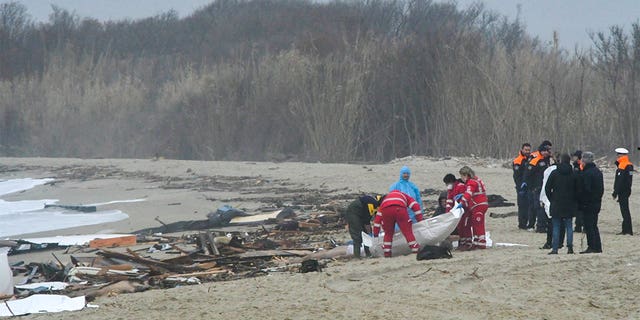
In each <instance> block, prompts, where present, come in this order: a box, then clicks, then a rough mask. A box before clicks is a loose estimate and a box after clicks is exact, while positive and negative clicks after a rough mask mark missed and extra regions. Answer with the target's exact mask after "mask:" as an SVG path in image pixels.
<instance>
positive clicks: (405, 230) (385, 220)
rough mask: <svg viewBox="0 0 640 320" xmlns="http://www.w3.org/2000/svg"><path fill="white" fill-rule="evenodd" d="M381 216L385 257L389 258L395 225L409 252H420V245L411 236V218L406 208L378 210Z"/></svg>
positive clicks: (392, 207) (393, 207)
mask: <svg viewBox="0 0 640 320" xmlns="http://www.w3.org/2000/svg"><path fill="white" fill-rule="evenodd" d="M379 211H380V213H381V214H382V230H384V239H383V240H382V241H383V242H382V250H383V251H384V256H385V257H391V245H392V243H393V232H394V230H395V225H396V223H397V224H398V227H400V231H402V234H403V235H404V238H405V239H407V243H408V244H409V248H411V252H413V253H418V251H420V245H419V244H418V242H416V237H415V236H414V235H413V229H412V228H411V218H409V213H408V212H407V208H406V207H400V206H391V207H386V208H382V209H379Z"/></svg>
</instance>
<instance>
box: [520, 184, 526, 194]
mask: <svg viewBox="0 0 640 320" xmlns="http://www.w3.org/2000/svg"><path fill="white" fill-rule="evenodd" d="M520 192H527V183H526V182H523V183H522V184H520Z"/></svg>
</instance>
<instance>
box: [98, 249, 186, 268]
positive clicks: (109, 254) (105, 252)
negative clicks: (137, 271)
mask: <svg viewBox="0 0 640 320" xmlns="http://www.w3.org/2000/svg"><path fill="white" fill-rule="evenodd" d="M98 254H99V255H102V256H104V257H107V258H118V259H123V260H127V261H133V262H138V263H141V264H144V265H146V266H149V267H155V268H158V269H161V270H165V271H173V272H181V273H183V272H189V271H192V270H196V269H195V267H191V266H182V265H174V264H170V263H165V262H162V261H157V260H151V259H147V258H143V257H141V256H139V255H130V254H126V253H121V252H116V251H109V250H104V249H103V250H102V251H100V252H98Z"/></svg>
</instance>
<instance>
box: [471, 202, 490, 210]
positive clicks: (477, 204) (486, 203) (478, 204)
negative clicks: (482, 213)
mask: <svg viewBox="0 0 640 320" xmlns="http://www.w3.org/2000/svg"><path fill="white" fill-rule="evenodd" d="M483 204H485V205H489V203H488V202H481V203H476V205H474V206H473V207H471V209H473V208H475V207H477V206H480V205H483Z"/></svg>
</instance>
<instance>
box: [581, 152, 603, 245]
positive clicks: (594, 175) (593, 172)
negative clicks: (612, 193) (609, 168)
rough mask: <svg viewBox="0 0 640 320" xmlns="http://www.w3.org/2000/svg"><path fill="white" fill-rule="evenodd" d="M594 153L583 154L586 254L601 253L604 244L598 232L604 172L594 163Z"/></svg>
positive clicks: (582, 177)
mask: <svg viewBox="0 0 640 320" xmlns="http://www.w3.org/2000/svg"><path fill="white" fill-rule="evenodd" d="M593 158H594V156H593V153H591V152H585V153H583V154H582V162H583V163H584V167H583V169H582V175H581V177H580V178H581V179H580V184H581V192H580V197H579V199H580V200H579V202H580V210H581V211H582V218H583V222H584V231H585V233H586V234H587V250H585V251H581V252H580V254H584V253H601V252H602V242H601V241H600V231H599V230H598V214H599V213H600V207H601V204H602V195H603V194H604V178H603V177H602V171H600V169H598V167H596V164H595V163H593Z"/></svg>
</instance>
